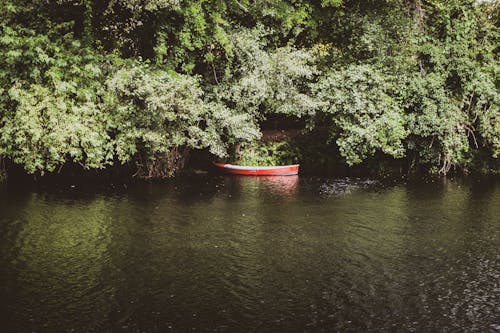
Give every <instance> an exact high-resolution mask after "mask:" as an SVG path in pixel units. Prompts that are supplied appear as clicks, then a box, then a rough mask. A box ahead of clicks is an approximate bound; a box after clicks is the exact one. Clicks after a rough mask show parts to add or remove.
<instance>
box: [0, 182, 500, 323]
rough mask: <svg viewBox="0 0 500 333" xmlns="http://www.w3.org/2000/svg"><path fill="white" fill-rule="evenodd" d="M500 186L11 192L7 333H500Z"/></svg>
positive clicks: (4, 309)
mask: <svg viewBox="0 0 500 333" xmlns="http://www.w3.org/2000/svg"><path fill="white" fill-rule="evenodd" d="M499 249H500V182H499V181H498V179H497V180H491V179H489V180H477V179H467V180H439V181H434V182H430V181H429V182H425V181H421V182H417V183H412V184H384V183H380V182H377V181H373V180H366V179H365V180H359V179H311V178H305V177H300V178H299V177H270V178H265V177H264V178H251V177H217V176H215V177H208V176H207V177H199V178H193V179H179V180H175V181H171V182H166V183H155V184H146V183H143V184H136V185H133V186H127V187H125V186H114V187H112V186H104V187H100V188H97V189H96V188H93V187H86V188H82V186H80V185H77V186H74V187H71V186H62V187H58V188H48V189H47V188H45V189H44V188H30V189H28V188H24V189H21V188H19V187H16V186H15V185H14V184H10V185H8V186H3V187H1V188H0V316H1V317H0V327H1V328H2V331H4V332H33V331H34V332H72V331H75V332H103V331H116V332H122V331H123V332H165V331H169V330H171V331H176V332H188V331H215V332H235V331H237V332H239V331H254V332H279V331H283V332H296V331H297V332H321V331H324V332H335V331H340V332H366V331H377V332H384V331H385V332H399V331H405V332H406V331H414V332H437V331H439V332H457V331H472V332H500V310H499V309H500V282H499V281H500V251H499Z"/></svg>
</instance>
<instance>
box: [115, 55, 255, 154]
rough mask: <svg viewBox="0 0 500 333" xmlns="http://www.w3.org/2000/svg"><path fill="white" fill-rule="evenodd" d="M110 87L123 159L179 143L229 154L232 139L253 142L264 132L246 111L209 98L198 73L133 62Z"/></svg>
mask: <svg viewBox="0 0 500 333" xmlns="http://www.w3.org/2000/svg"><path fill="white" fill-rule="evenodd" d="M107 86H108V89H109V91H110V92H111V97H110V100H109V101H108V103H109V108H110V109H113V110H112V114H113V115H114V116H113V120H112V122H113V124H114V127H115V128H114V130H115V132H116V135H115V142H116V153H117V156H118V159H119V160H120V161H122V162H125V161H128V160H130V159H131V158H132V157H133V156H134V155H135V154H136V153H137V152H138V151H139V150H142V153H143V154H145V156H146V158H147V159H151V160H154V159H156V158H157V157H158V156H161V155H163V154H166V153H169V152H170V151H171V150H172V149H175V148H177V147H185V148H190V149H203V148H209V149H210V151H211V152H212V153H213V154H215V155H218V156H219V157H224V156H225V155H226V154H227V153H226V148H227V144H228V142H231V141H233V142H240V141H250V140H253V139H255V138H257V137H258V136H259V134H260V132H259V131H258V128H257V127H256V126H255V124H254V123H253V122H252V121H251V119H250V117H249V116H248V115H247V114H238V113H236V112H235V111H232V110H230V109H228V108H226V107H224V106H223V105H219V104H216V103H214V102H208V103H207V102H204V100H203V99H202V94H203V92H202V90H201V89H200V87H199V85H198V82H197V81H196V79H194V78H193V77H189V76H184V75H172V74H169V73H167V72H164V71H159V70H154V69H150V68H149V67H147V66H144V65H142V66H137V65H134V67H132V68H124V69H121V70H119V71H117V72H116V73H115V74H114V75H113V77H111V78H110V79H109V80H108V82H107Z"/></svg>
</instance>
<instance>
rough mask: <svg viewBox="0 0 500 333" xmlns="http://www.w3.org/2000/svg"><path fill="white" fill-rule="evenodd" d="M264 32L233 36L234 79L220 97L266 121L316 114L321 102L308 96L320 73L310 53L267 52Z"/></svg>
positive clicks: (285, 49)
mask: <svg viewBox="0 0 500 333" xmlns="http://www.w3.org/2000/svg"><path fill="white" fill-rule="evenodd" d="M267 33H268V31H266V30H265V29H264V28H262V27H260V26H259V27H257V28H255V29H253V30H248V29H245V30H241V31H236V32H234V33H233V34H232V36H231V40H232V42H233V45H234V55H235V60H234V66H233V74H232V76H231V77H230V78H229V79H228V80H226V81H225V82H224V84H223V85H222V86H221V87H217V88H216V93H217V95H218V96H221V97H222V99H223V100H224V101H225V102H226V103H227V104H228V105H229V106H230V107H231V108H233V109H235V110H239V111H241V112H246V113H249V114H251V115H254V116H255V117H256V118H258V119H263V118H264V117H265V115H266V114H273V113H274V114H283V115H287V116H294V117H301V116H305V115H308V114H312V112H313V111H314V109H315V108H316V107H317V102H316V101H315V100H314V98H313V97H312V96H311V95H310V94H309V93H308V92H309V87H308V82H311V80H312V79H313V78H314V75H315V73H316V69H315V68H314V66H313V64H312V62H313V60H314V58H313V56H312V55H311V53H310V52H308V51H306V50H297V49H294V48H292V47H288V46H286V47H282V48H277V49H274V50H272V51H268V50H266V49H265V47H266V45H265V39H264V38H265V36H266V34H267Z"/></svg>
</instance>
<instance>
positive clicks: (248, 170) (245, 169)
mask: <svg viewBox="0 0 500 333" xmlns="http://www.w3.org/2000/svg"><path fill="white" fill-rule="evenodd" d="M213 163H214V165H215V166H216V167H217V168H218V169H219V170H221V171H222V172H224V173H229V174H232V175H244V176H293V175H296V174H298V173H299V164H292V165H281V166H244V165H233V164H225V163H216V162H213Z"/></svg>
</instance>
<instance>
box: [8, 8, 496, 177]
mask: <svg viewBox="0 0 500 333" xmlns="http://www.w3.org/2000/svg"><path fill="white" fill-rule="evenodd" d="M0 11H1V12H2V16H1V17H0V48H1V51H0V64H1V66H0V166H1V165H3V163H2V160H4V161H5V160H8V161H11V162H12V163H15V164H18V165H21V166H23V167H24V168H25V170H26V171H27V172H28V173H38V174H44V173H47V172H55V171H57V170H60V169H61V168H62V167H63V166H64V165H65V164H66V163H77V164H80V165H81V166H82V167H83V168H85V169H102V168H108V167H111V166H113V165H120V164H127V163H128V164H133V165H136V167H137V170H138V172H139V174H140V175H141V176H143V177H167V176H171V175H173V174H175V172H176V171H178V170H179V169H181V168H182V160H183V157H182V156H183V154H184V153H185V152H187V151H197V150H208V151H209V152H210V153H211V154H213V155H214V156H218V157H220V158H224V157H227V156H228V155H231V154H232V153H233V150H232V149H231V148H232V147H234V146H235V145H238V144H240V143H245V142H246V143H248V144H249V147H250V146H251V147H255V146H254V143H255V142H256V140H258V139H259V138H260V136H261V127H260V126H261V125H262V124H263V123H264V122H265V121H266V119H269V118H278V119H281V120H286V119H294V120H300V122H299V123H300V124H302V125H301V126H302V130H303V132H304V133H306V134H304V135H307V133H311V131H314V129H322V130H325V131H327V133H328V135H326V136H325V138H324V140H325V142H323V143H322V144H328V145H329V146H330V147H331V152H324V153H326V154H330V153H331V154H335V153H336V152H337V153H339V154H340V155H339V159H341V160H342V161H343V163H345V164H346V165H355V164H362V163H364V162H366V161H370V160H373V159H380V158H386V159H395V160H402V161H403V160H404V161H406V162H407V165H409V167H410V168H420V169H424V170H427V171H430V172H435V173H441V174H446V173H448V172H450V171H451V170H459V171H460V170H461V171H488V172H494V173H500V170H499V168H500V167H499V166H500V162H499V158H500V109H499V92H498V87H499V77H498V73H499V64H498V45H499V26H498V22H499V21H498V20H499V17H500V16H499V13H500V12H499V7H498V5H497V4H496V3H495V2H489V1H486V2H478V1H473V0H447V1H440V0H425V1H424V0H370V1H362V0H309V1H305V0H273V1H271V0H231V1H222V0H141V1H138V0H105V1H91V0H43V1H42V0H4V1H2V2H0ZM312 143H313V145H314V144H315V143H318V144H319V142H314V141H313V142H312ZM283 147H284V146H283ZM254 151H255V150H254ZM299 155H300V154H299Z"/></svg>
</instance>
